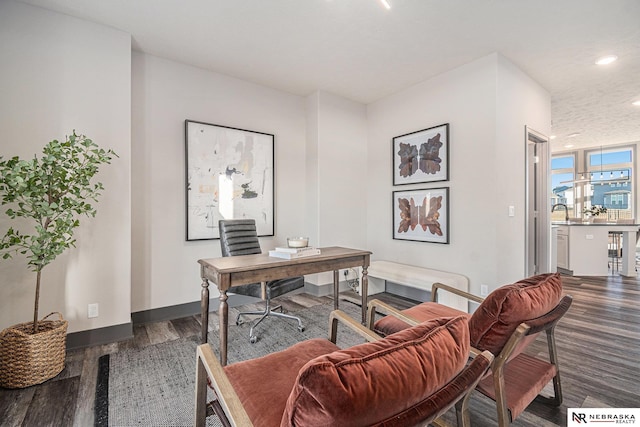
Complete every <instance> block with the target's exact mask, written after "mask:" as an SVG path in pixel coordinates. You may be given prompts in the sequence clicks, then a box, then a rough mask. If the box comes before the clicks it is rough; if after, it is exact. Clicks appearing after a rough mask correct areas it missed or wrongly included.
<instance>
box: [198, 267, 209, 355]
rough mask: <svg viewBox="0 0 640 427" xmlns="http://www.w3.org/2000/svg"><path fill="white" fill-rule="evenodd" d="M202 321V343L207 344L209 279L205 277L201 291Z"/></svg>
mask: <svg viewBox="0 0 640 427" xmlns="http://www.w3.org/2000/svg"><path fill="white" fill-rule="evenodd" d="M200 321H201V324H200V344H206V343H207V332H209V281H208V280H207V279H205V278H204V277H203V278H202V291H201V292H200Z"/></svg>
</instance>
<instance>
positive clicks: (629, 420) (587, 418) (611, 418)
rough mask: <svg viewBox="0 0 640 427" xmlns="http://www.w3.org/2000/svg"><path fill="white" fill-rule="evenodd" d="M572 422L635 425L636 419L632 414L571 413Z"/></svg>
mask: <svg viewBox="0 0 640 427" xmlns="http://www.w3.org/2000/svg"><path fill="white" fill-rule="evenodd" d="M573 421H576V422H578V423H588V422H601V423H602V422H605V423H606V422H609V423H613V424H635V423H636V417H635V415H633V414H589V415H587V414H580V413H576V412H574V413H573Z"/></svg>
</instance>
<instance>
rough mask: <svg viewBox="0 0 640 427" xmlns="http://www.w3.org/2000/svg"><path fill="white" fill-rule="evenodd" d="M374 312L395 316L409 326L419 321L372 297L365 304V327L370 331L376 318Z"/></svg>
mask: <svg viewBox="0 0 640 427" xmlns="http://www.w3.org/2000/svg"><path fill="white" fill-rule="evenodd" d="M376 313H380V314H384V315H387V316H393V317H396V318H398V319H400V320H402V321H403V322H405V323H407V324H408V325H410V326H415V325H417V324H418V323H420V322H418V321H417V320H415V319H414V318H412V317H409V316H407V315H406V314H404V313H402V312H401V311H400V310H398V309H397V308H395V307H391V306H390V305H389V304H387V303H384V302H382V301H380V300H379V299H372V300H371V301H369V304H367V328H369V329H371V330H372V331H373V324H374V323H375V320H376Z"/></svg>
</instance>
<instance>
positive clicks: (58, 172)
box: [0, 130, 117, 333]
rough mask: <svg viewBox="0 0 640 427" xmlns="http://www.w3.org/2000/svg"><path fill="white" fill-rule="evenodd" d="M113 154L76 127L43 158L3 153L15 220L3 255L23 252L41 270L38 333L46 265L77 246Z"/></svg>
mask: <svg viewBox="0 0 640 427" xmlns="http://www.w3.org/2000/svg"><path fill="white" fill-rule="evenodd" d="M114 156H116V157H117V155H116V154H115V153H114V152H113V151H112V150H104V149H102V148H100V147H98V145H97V144H95V143H94V142H93V141H92V140H91V139H89V138H87V137H85V136H84V135H76V133H75V130H74V131H73V134H72V135H70V136H68V137H67V138H66V141H64V142H58V141H57V140H53V141H51V142H49V143H48V144H47V145H46V146H45V147H44V149H43V151H42V156H40V158H38V157H37V156H34V158H33V159H30V160H22V159H20V158H19V157H12V158H11V159H9V160H4V159H3V158H2V157H0V194H2V205H3V206H4V205H7V206H8V208H7V209H6V211H5V214H6V215H7V216H8V217H9V218H10V219H12V220H15V221H14V224H13V226H11V227H9V229H8V230H7V231H6V233H5V235H4V236H3V237H2V240H1V241H0V253H2V256H3V258H4V259H7V258H11V257H12V255H13V254H15V253H17V252H19V253H21V254H24V255H25V256H26V257H27V260H28V267H29V269H31V270H32V271H34V272H35V273H36V293H35V305H34V311H33V333H37V332H38V302H39V299H40V277H41V273H42V269H43V268H44V267H45V266H47V265H48V264H49V263H51V262H52V261H53V260H54V259H56V257H57V256H58V255H60V254H61V253H63V252H64V251H65V250H66V249H67V248H69V247H71V246H75V239H74V238H73V232H74V229H75V228H76V227H78V225H80V221H79V220H78V217H80V216H81V215H87V216H92V217H93V216H95V214H96V208H95V207H94V203H95V202H97V201H98V196H99V195H100V193H101V191H102V190H103V189H104V187H103V186H102V184H101V183H100V182H96V183H93V182H92V178H93V177H94V176H95V175H96V174H97V173H98V170H99V167H100V166H101V165H102V164H108V163H111V160H112V159H113V157H114Z"/></svg>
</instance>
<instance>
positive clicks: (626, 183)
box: [551, 146, 635, 221]
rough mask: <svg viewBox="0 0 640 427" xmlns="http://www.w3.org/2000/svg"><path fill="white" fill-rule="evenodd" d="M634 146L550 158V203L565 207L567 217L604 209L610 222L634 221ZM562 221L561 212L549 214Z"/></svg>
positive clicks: (579, 152) (562, 210) (589, 150)
mask: <svg viewBox="0 0 640 427" xmlns="http://www.w3.org/2000/svg"><path fill="white" fill-rule="evenodd" d="M634 155H635V147H633V146H631V147H630V146H626V147H615V148H606V149H603V148H598V149H586V150H578V151H574V152H570V153H561V154H558V155H556V156H552V159H551V185H552V187H551V188H552V194H551V203H552V205H555V204H558V203H561V204H565V205H567V209H568V211H569V217H570V218H580V217H581V216H582V211H583V210H584V209H585V208H590V207H591V206H594V205H600V206H604V207H606V208H607V218H608V219H611V220H616V219H623V218H634V212H633V209H634V206H635V190H634V185H633V162H634ZM551 219H552V220H553V221H559V220H563V219H564V209H557V210H556V211H555V212H553V213H552V214H551Z"/></svg>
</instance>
